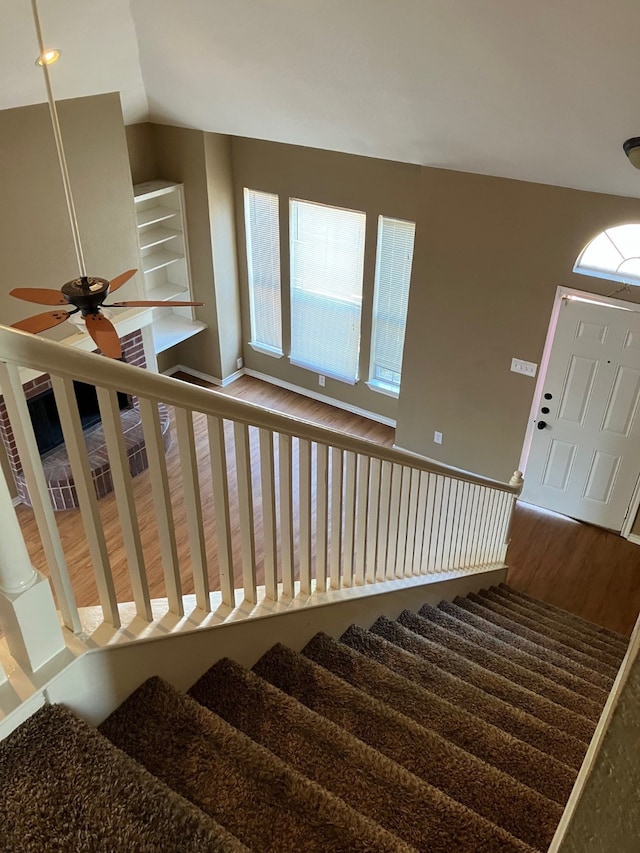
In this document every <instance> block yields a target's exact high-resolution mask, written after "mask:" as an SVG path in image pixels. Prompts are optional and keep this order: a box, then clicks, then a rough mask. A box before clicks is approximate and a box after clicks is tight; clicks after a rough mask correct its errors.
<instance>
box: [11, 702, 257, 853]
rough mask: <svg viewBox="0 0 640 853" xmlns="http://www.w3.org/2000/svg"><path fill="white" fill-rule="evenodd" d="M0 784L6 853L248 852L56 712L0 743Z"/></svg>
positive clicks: (46, 710)
mask: <svg viewBox="0 0 640 853" xmlns="http://www.w3.org/2000/svg"><path fill="white" fill-rule="evenodd" d="M0 779H1V780H2V797H0V839H1V841H0V845H1V847H2V850H3V851H7V853H9V851H10V853H43V851H51V852H52V853H53V851H60V853H63V851H64V853H114V851H120V850H122V851H141V852H142V851H149V853H150V851H161V850H167V851H169V850H170V851H171V853H249V851H248V850H247V848H246V847H245V846H244V845H243V844H241V843H240V842H239V841H238V840H237V839H236V838H233V837H232V836H231V835H229V833H228V832H227V831H226V830H224V829H223V828H222V827H221V826H219V825H218V824H216V822H215V821H214V820H212V819H211V818H210V817H208V816H207V815H205V814H203V812H201V811H200V810H199V809H197V808H196V807H195V806H194V805H192V803H190V802H188V801H187V800H186V799H184V798H183V797H181V796H179V795H178V794H177V793H175V792H174V791H172V790H170V789H169V788H168V787H167V786H166V785H164V784H163V783H162V782H160V781H159V780H158V779H156V778H154V776H152V775H151V774H150V773H148V772H147V771H146V770H145V769H144V768H142V767H141V766H140V765H139V764H137V763H136V762H135V761H132V760H131V758H129V756H127V755H125V754H124V753H123V752H121V751H120V750H119V749H116V748H115V747H114V746H113V744H112V743H110V742H109V741H108V740H107V739H106V738H105V737H103V736H102V735H100V734H99V733H98V732H97V731H96V730H95V728H93V726H90V725H88V724H87V723H85V722H84V721H82V720H79V719H78V718H77V717H75V716H74V715H73V714H72V713H71V712H70V711H68V710H66V709H65V708H63V707H62V706H61V705H45V706H44V707H43V708H42V709H41V710H39V711H38V712H37V713H36V714H34V716H32V717H31V718H30V719H29V720H27V721H26V722H25V723H23V724H22V725H21V726H20V727H19V728H18V729H16V731H15V732H13V733H12V734H11V735H9V737H8V738H7V739H6V740H4V741H3V742H2V744H0Z"/></svg>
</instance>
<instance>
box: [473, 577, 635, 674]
mask: <svg viewBox="0 0 640 853" xmlns="http://www.w3.org/2000/svg"><path fill="white" fill-rule="evenodd" d="M479 595H480V597H481V598H485V597H486V598H487V599H489V600H491V601H495V602H496V604H500V605H501V606H502V607H506V608H507V609H508V610H510V611H513V612H514V613H517V614H519V615H520V616H524V617H526V618H528V619H531V620H533V621H534V622H535V624H536V625H537V626H538V630H541V631H544V632H546V631H550V632H552V633H553V634H554V636H560V637H561V638H562V642H566V643H567V645H570V646H573V645H575V646H577V648H579V649H582V650H583V651H584V652H585V654H588V655H589V654H593V655H594V657H596V658H597V659H598V660H600V659H602V660H603V661H604V662H605V663H610V664H611V665H612V666H614V667H618V666H620V662H621V661H622V658H623V657H624V655H623V654H621V653H620V651H619V649H617V648H615V649H614V648H612V646H611V645H610V644H609V643H608V642H607V641H606V640H603V639H600V638H598V637H596V636H594V635H587V634H585V633H584V632H583V631H581V630H579V629H576V628H574V627H573V626H572V625H570V624H568V623H566V622H565V623H560V622H558V621H557V620H556V619H554V618H553V617H551V616H548V615H546V614H544V613H541V612H540V611H539V610H534V609H533V608H532V607H531V606H530V605H528V604H525V602H524V601H518V600H517V599H515V598H513V597H512V596H510V595H508V594H507V593H505V592H504V591H503V590H501V589H499V588H498V587H493V586H492V587H490V588H489V589H487V590H481V591H480V593H479Z"/></svg>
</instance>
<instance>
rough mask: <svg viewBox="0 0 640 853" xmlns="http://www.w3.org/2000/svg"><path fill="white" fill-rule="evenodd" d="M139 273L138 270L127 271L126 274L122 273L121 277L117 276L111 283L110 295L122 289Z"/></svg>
mask: <svg viewBox="0 0 640 853" xmlns="http://www.w3.org/2000/svg"><path fill="white" fill-rule="evenodd" d="M137 272H138V270H127V271H126V272H121V273H120V275H117V276H116V277H115V278H114V279H112V280H111V281H110V282H109V293H113V292H114V290H117V289H118V288H119V287H122V285H123V284H126V283H127V282H128V281H129V279H130V278H133V276H134V275H135V274H136V273H137Z"/></svg>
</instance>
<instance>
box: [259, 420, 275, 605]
mask: <svg viewBox="0 0 640 853" xmlns="http://www.w3.org/2000/svg"><path fill="white" fill-rule="evenodd" d="M259 436H260V482H261V491H262V539H263V553H264V583H265V596H266V598H269V599H271V600H272V601H277V600H278V576H277V574H276V566H277V552H276V536H277V532H276V480H275V464H274V452H273V433H272V432H271V430H267V429H261V430H260V431H259Z"/></svg>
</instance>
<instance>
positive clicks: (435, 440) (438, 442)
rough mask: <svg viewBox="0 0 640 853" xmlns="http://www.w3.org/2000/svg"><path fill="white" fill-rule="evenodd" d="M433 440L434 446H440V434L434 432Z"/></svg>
mask: <svg viewBox="0 0 640 853" xmlns="http://www.w3.org/2000/svg"><path fill="white" fill-rule="evenodd" d="M433 440H434V442H435V443H436V444H442V433H441V432H438V431H437V430H436V431H435V432H434V434H433Z"/></svg>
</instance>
